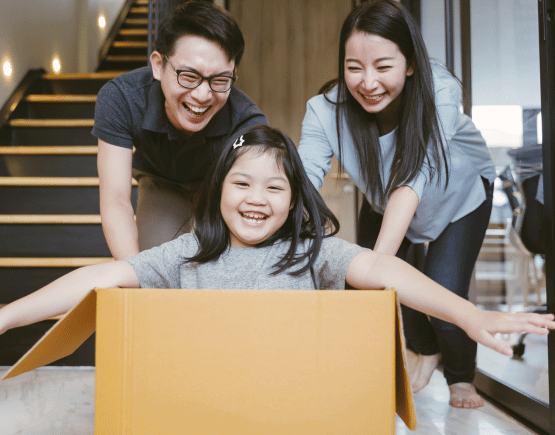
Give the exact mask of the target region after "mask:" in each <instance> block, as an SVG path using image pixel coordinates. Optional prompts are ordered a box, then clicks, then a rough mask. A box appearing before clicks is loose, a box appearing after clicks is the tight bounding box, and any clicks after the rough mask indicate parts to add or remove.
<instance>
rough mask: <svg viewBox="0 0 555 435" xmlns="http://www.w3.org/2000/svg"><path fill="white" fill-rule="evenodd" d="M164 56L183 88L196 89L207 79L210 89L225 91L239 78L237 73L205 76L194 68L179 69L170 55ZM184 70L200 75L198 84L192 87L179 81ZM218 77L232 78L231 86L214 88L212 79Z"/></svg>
mask: <svg viewBox="0 0 555 435" xmlns="http://www.w3.org/2000/svg"><path fill="white" fill-rule="evenodd" d="M164 57H165V58H166V60H167V61H168V63H169V64H170V65H171V67H172V69H173V70H174V71H175V74H176V79H177V84H178V85H179V86H181V87H182V88H185V89H196V88H198V87H199V86H200V85H202V82H203V81H205V80H206V81H208V86H209V87H210V89H212V90H213V91H214V92H221V93H223V92H227V91H229V90H230V89H231V87H232V86H233V83H235V80H237V76H235V75H234V76H231V77H230V76H226V75H223V74H215V75H213V76H210V77H204V76H203V75H202V74H199V73H198V71H195V70H193V69H177V68H176V67H175V66H173V63H171V61H170V60H169V59H168V56H166V55H164ZM183 72H187V73H193V74H196V75H197V76H199V77H200V82H198V85H196V86H191V87H190V86H183V85H182V84H181V83H179V75H180V74H181V73H183ZM218 77H225V78H226V79H231V84H230V85H229V88H227V89H226V90H225V91H217V90H216V89H214V88H213V87H212V79H215V78H218Z"/></svg>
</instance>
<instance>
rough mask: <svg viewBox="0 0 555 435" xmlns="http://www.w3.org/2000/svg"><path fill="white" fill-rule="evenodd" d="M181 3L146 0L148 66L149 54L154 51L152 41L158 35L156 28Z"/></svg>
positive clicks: (165, 0) (166, 0)
mask: <svg viewBox="0 0 555 435" xmlns="http://www.w3.org/2000/svg"><path fill="white" fill-rule="evenodd" d="M179 3H181V1H175V0H173V1H172V0H148V48H147V55H148V64H149V65H150V54H151V53H152V52H153V51H154V40H155V37H156V35H158V26H159V24H160V23H161V22H162V20H163V19H164V17H165V16H166V15H167V14H168V13H169V11H170V10H171V9H172V8H173V7H175V6H177V5H178V4H179Z"/></svg>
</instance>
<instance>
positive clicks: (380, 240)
mask: <svg viewBox="0 0 555 435" xmlns="http://www.w3.org/2000/svg"><path fill="white" fill-rule="evenodd" d="M324 88H325V89H324V90H323V92H324V94H323V95H318V96H316V97H314V98H312V99H311V100H310V101H309V102H308V107H307V113H306V116H305V119H304V121H303V128H302V138H301V143H300V146H299V153H300V155H301V159H302V161H303V164H304V166H305V169H306V171H307V173H308V176H309V178H310V179H311V181H312V182H313V183H314V185H315V186H316V187H317V188H318V187H320V186H321V185H322V182H323V177H324V175H325V174H326V173H327V172H328V171H329V169H330V162H331V158H332V156H333V155H335V156H336V157H337V158H338V160H339V162H340V163H341V165H342V167H343V168H344V170H345V171H346V172H347V173H348V174H349V175H350V177H351V179H352V180H353V182H354V183H355V184H356V185H357V186H358V187H359V189H360V190H361V191H362V192H363V193H364V195H365V200H364V202H363V205H362V209H361V213H360V216H359V232H358V235H357V243H358V244H359V245H361V246H366V247H368V248H371V249H373V250H374V251H376V252H383V253H386V254H391V255H395V254H397V255H398V256H399V257H400V258H403V259H406V256H407V250H408V248H409V247H410V245H411V243H423V242H429V245H428V252H427V257H426V260H425V265H424V272H425V274H426V275H427V276H429V277H430V278H432V279H433V280H434V281H435V282H437V283H439V284H441V285H442V286H444V287H446V288H448V289H449V290H451V291H452V292H454V293H455V294H457V295H459V296H461V297H463V298H465V299H467V298H468V288H469V285H470V279H471V276H472V270H473V268H474V264H475V262H476V259H477V257H478V253H479V251H480V247H481V245H482V241H483V239H484V236H485V231H486V229H487V226H488V222H489V216H490V212H491V204H492V195H493V181H494V179H495V177H496V173H495V168H494V166H493V163H492V160H491V157H490V154H489V151H488V148H487V146H486V143H485V141H484V140H483V138H482V136H481V134H480V133H479V131H478V130H477V129H476V127H475V126H474V124H473V123H472V121H471V119H470V118H469V117H467V116H466V115H464V114H463V113H461V111H460V101H461V96H462V93H461V87H460V84H459V82H458V81H457V80H456V79H455V78H454V77H453V76H452V75H451V74H450V73H449V72H448V71H447V69H446V68H445V67H443V66H442V65H440V64H439V63H437V62H430V60H429V59H428V55H427V52H426V47H425V46H424V41H423V39H422V36H421V34H420V32H419V30H418V27H417V25H416V23H415V22H414V20H413V18H412V17H411V16H410V14H409V13H408V12H407V11H406V9H404V7H403V6H402V5H401V4H400V3H398V2H396V1H392V0H379V1H376V2H365V3H363V4H362V5H360V7H358V8H356V9H354V10H353V11H352V12H351V14H350V15H349V16H348V17H347V19H346V20H345V22H344V24H343V28H342V30H341V36H340V42H339V77H338V79H336V80H334V81H332V82H330V83H329V84H328V86H327V87H326V86H325V87H324ZM370 204H371V205H370ZM434 317H435V316H434ZM403 320H404V325H405V335H406V338H407V344H408V345H409V346H410V347H411V348H412V349H414V350H416V352H417V353H418V354H419V357H418V360H417V363H416V365H415V367H414V369H413V371H412V373H411V384H412V386H413V390H414V391H418V390H419V389H421V388H422V387H424V386H425V385H426V384H427V383H428V381H429V379H430V377H431V375H432V373H433V371H434V369H435V367H436V366H437V364H438V362H439V359H440V355H441V360H442V364H443V369H444V375H445V378H446V380H447V383H448V385H449V388H450V390H451V400H450V403H451V405H453V406H456V407H477V406H481V405H482V404H483V401H482V399H481V397H480V396H478V395H477V394H476V390H475V389H474V387H473V386H472V381H473V379H474V373H475V360H476V343H474V342H473V341H472V340H470V339H469V337H468V336H467V335H466V334H465V332H464V331H462V330H461V329H460V328H457V327H456V326H455V325H453V324H451V323H447V322H444V321H441V320H438V319H437V318H431V319H428V317H427V316H425V315H424V314H422V313H419V312H415V311H413V310H410V309H408V308H406V307H403Z"/></svg>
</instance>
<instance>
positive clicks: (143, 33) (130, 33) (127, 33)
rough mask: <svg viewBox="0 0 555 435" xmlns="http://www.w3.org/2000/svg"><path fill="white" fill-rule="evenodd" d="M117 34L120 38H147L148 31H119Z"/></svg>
mask: <svg viewBox="0 0 555 435" xmlns="http://www.w3.org/2000/svg"><path fill="white" fill-rule="evenodd" d="M153 33H154V31H153ZM119 34H120V35H121V36H148V29H121V30H120V31H119Z"/></svg>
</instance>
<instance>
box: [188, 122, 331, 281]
mask: <svg viewBox="0 0 555 435" xmlns="http://www.w3.org/2000/svg"><path fill="white" fill-rule="evenodd" d="M239 137H242V138H243V140H244V142H243V144H242V146H239V147H235V148H234V146H233V144H234V143H235V141H236V140H237V139H238V138H239ZM246 153H256V154H258V155H261V154H264V153H271V155H272V156H274V157H275V159H276V162H277V164H278V166H279V167H280V168H281V169H283V171H284V172H285V175H286V176H287V180H288V181H289V185H290V186H291V201H292V204H293V207H292V209H291V210H290V211H289V216H288V217H287V220H286V221H285V223H284V224H283V226H282V227H281V228H280V229H279V230H278V231H277V232H276V233H275V234H273V235H272V236H271V237H269V238H268V239H267V240H265V241H264V242H262V243H260V244H259V245H257V247H262V246H269V245H272V244H274V243H276V242H278V241H290V247H289V250H288V251H287V253H286V254H285V255H284V256H283V257H282V258H281V259H280V260H279V261H278V262H277V263H276V264H275V265H274V268H275V270H274V271H273V272H272V274H274V275H275V274H278V273H281V272H284V271H285V270H286V269H289V268H291V267H293V266H296V265H300V264H303V263H304V262H305V261H306V264H304V266H302V267H300V268H299V269H297V270H295V271H291V272H289V274H290V275H293V276H298V275H300V274H302V273H304V272H305V271H307V270H309V269H310V270H312V266H313V265H314V262H315V261H316V258H317V257H318V253H319V251H320V247H321V244H322V239H323V238H324V237H327V236H331V235H333V234H336V233H337V232H338V231H339V222H338V220H337V218H336V217H335V216H334V215H333V213H332V212H331V211H330V210H329V209H328V207H327V206H326V204H325V203H324V200H323V199H322V197H321V196H320V194H319V193H318V191H317V190H316V188H315V187H314V186H313V185H312V183H311V182H310V180H309V179H308V176H307V175H306V172H305V170H304V167H303V165H302V163H301V158H300V156H299V154H298V152H297V149H296V148H295V145H294V144H293V142H292V141H291V139H289V138H288V137H287V136H286V135H285V134H283V133H281V132H280V131H279V130H276V129H274V128H270V127H268V126H266V125H256V126H251V127H249V128H247V129H244V130H242V131H240V132H238V133H237V134H236V135H235V136H233V137H232V138H230V139H229V141H228V142H227V144H226V145H225V146H224V148H223V151H222V153H221V155H220V158H219V159H218V160H217V162H216V163H215V164H214V165H213V166H212V169H211V170H210V171H209V173H208V174H207V175H206V177H205V180H204V182H203V184H202V187H201V188H200V191H199V194H198V197H197V203H196V212H195V224H194V233H195V235H196V237H197V239H198V242H199V250H198V252H197V253H196V254H195V255H194V256H193V257H191V258H188V259H187V260H186V262H193V261H194V262H199V263H206V262H208V261H210V260H214V259H217V258H219V256H220V255H222V254H223V253H224V251H225V250H226V249H227V248H228V246H229V244H230V235H229V230H228V228H227V226H226V224H225V222H224V220H223V217H222V213H221V209H220V201H221V196H222V188H223V183H224V179H225V177H226V175H227V174H228V172H229V171H230V169H231V167H232V166H233V164H234V163H235V161H236V160H237V159H238V158H239V157H241V156H242V155H244V154H246ZM306 239H310V244H309V247H308V249H307V250H306V251H305V252H303V253H301V254H297V248H298V245H299V243H301V242H302V241H304V240H306Z"/></svg>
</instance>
